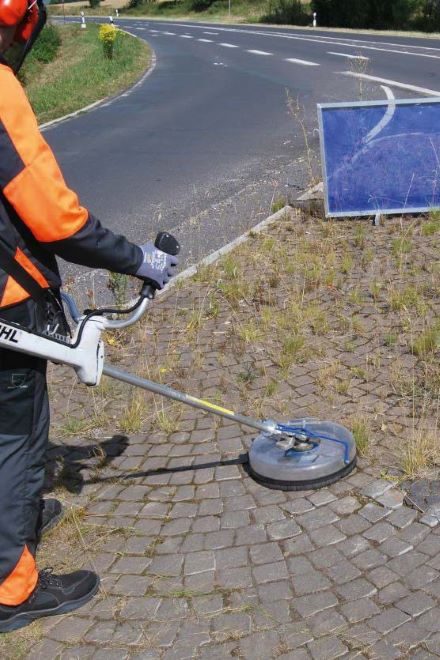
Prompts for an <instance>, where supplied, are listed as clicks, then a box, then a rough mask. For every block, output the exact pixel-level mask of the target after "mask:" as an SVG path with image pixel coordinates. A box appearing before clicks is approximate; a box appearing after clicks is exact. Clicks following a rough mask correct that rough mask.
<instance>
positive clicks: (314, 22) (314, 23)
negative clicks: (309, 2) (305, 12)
mask: <svg viewBox="0 0 440 660" xmlns="http://www.w3.org/2000/svg"><path fill="white" fill-rule="evenodd" d="M316 17H317V14H316V11H314V12H313V27H316V26H317V25H318V21H317V20H316Z"/></svg>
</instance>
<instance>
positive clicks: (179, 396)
mask: <svg viewBox="0 0 440 660" xmlns="http://www.w3.org/2000/svg"><path fill="white" fill-rule="evenodd" d="M103 373H104V374H105V375H106V376H110V378H115V379H116V380H121V381H122V382H123V383H128V384H129V385H134V386H135V387H140V388H141V389H143V390H148V391H149V392H154V393H155V394H160V395H161V396H165V397H167V398H168V399H174V400H175V401H179V402H180V403H184V404H185V405H187V406H192V407H193V408H199V409H200V410H204V411H205V412H208V413H213V414H214V415H219V416H220V417H225V418H226V419H232V420H233V421H234V422H237V423H238V424H244V425H245V426H250V427H251V428H253V429H257V430H258V431H268V432H269V433H274V432H276V424H275V423H274V422H271V421H267V422H261V421H259V420H257V419H253V418H252V417H246V416H245V415H237V414H236V413H234V412H233V411H232V410H227V409H226V408H222V407H221V406H217V405H215V404H214V403H209V401H203V400H202V399H197V398H196V397H193V396H190V395H189V394H184V393H183V392H178V391H177V390H173V389H172V388H171V387H168V386H167V385H160V384H159V383H154V382H153V381H152V380H147V379H146V378H139V376H134V375H133V374H129V373H128V372H127V371H122V370H121V369H117V368H116V367H112V366H111V365H107V366H106V365H104V369H103Z"/></svg>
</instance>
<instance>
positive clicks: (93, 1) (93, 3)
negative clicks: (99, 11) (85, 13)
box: [89, 0, 101, 9]
mask: <svg viewBox="0 0 440 660" xmlns="http://www.w3.org/2000/svg"><path fill="white" fill-rule="evenodd" d="M100 2H101V0H89V5H90V7H91V8H92V9H95V8H96V7H99V3H100Z"/></svg>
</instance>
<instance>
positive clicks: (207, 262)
mask: <svg viewBox="0 0 440 660" xmlns="http://www.w3.org/2000/svg"><path fill="white" fill-rule="evenodd" d="M293 210H294V208H293V207H292V206H290V205H289V204H286V206H283V208H282V209H280V210H279V211H277V212H276V213H272V215H269V216H268V217H267V218H265V219H264V220H262V221H261V222H259V223H258V224H257V225H255V226H254V227H251V228H250V229H247V230H246V231H245V233H244V234H241V235H240V236H237V238H234V240H233V241H231V242H230V243H227V244H226V245H223V247H221V248H219V249H218V250H215V251H214V252H211V254H208V256H207V257H203V259H201V260H200V261H198V262H197V263H196V264H194V265H193V266H189V267H188V268H186V269H185V270H184V271H182V272H181V273H178V274H177V275H176V276H175V277H173V279H172V280H170V282H169V283H168V284H167V285H166V287H165V288H164V289H161V290H160V291H157V292H156V294H157V295H159V296H160V295H161V294H163V293H167V292H168V291H170V289H172V288H174V287H175V286H177V285H178V284H180V282H183V281H185V280H188V279H190V278H191V277H193V276H194V275H196V273H197V271H198V270H199V269H200V268H203V267H206V266H211V265H212V264H213V263H215V262H216V261H218V260H219V259H220V257H223V256H224V255H225V254H229V252H232V250H235V248H237V247H238V246H239V245H242V244H243V243H246V241H248V240H249V239H250V238H252V235H253V234H261V232H263V231H264V230H265V229H266V228H267V227H269V226H270V225H272V224H273V223H274V222H276V221H277V220H280V219H281V218H282V217H283V216H284V215H285V214H286V213H289V212H290V211H293Z"/></svg>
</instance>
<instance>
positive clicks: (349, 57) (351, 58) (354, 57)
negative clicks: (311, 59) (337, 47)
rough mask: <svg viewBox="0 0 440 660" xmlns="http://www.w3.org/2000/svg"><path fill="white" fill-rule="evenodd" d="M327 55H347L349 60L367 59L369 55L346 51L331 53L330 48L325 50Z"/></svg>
mask: <svg viewBox="0 0 440 660" xmlns="http://www.w3.org/2000/svg"><path fill="white" fill-rule="evenodd" d="M327 55H339V57H348V59H349V60H369V59H370V58H369V57H364V56H363V55H349V54H348V53H333V52H332V51H331V50H329V51H327Z"/></svg>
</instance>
